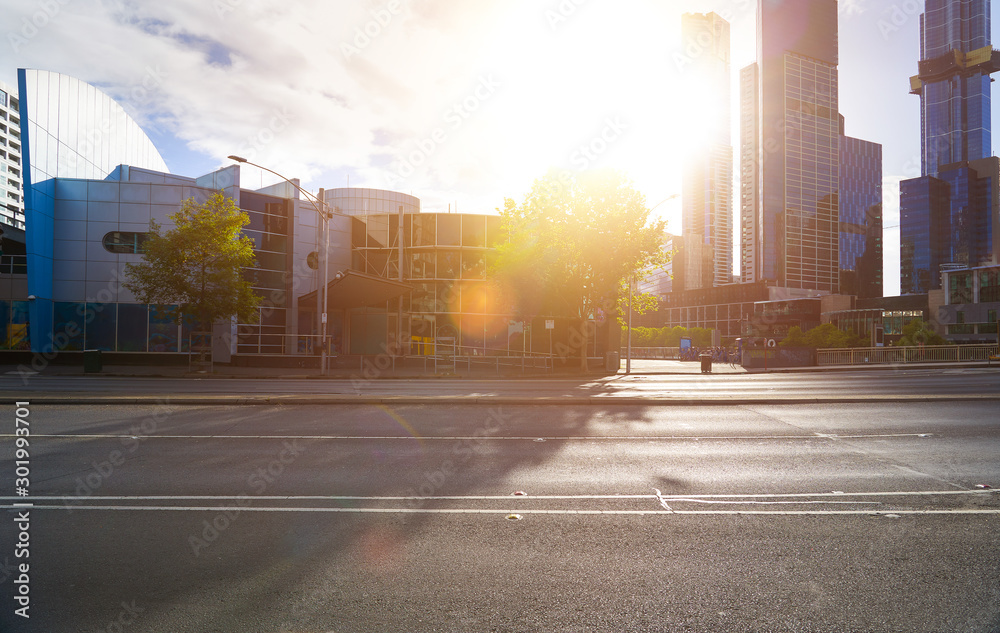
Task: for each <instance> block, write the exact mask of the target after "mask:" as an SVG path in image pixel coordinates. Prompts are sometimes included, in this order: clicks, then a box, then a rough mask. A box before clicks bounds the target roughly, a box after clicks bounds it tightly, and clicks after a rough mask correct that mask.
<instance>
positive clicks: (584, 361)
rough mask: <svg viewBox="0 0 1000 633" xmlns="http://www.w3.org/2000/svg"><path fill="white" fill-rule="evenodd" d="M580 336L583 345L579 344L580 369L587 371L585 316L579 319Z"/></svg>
mask: <svg viewBox="0 0 1000 633" xmlns="http://www.w3.org/2000/svg"><path fill="white" fill-rule="evenodd" d="M580 336H581V338H582V339H583V345H581V346H580V371H582V372H584V373H586V371H587V317H583V318H582V319H581V320H580Z"/></svg>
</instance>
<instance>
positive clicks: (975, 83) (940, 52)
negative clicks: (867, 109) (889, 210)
mask: <svg viewBox="0 0 1000 633" xmlns="http://www.w3.org/2000/svg"><path fill="white" fill-rule="evenodd" d="M924 9H925V11H924V13H923V14H922V15H921V16H920V62H919V74H917V75H916V76H915V77H912V78H911V80H910V92H911V93H912V94H916V95H919V96H920V126H921V128H920V131H921V137H920V145H921V177H920V178H916V179H912V180H907V181H903V182H902V183H901V186H900V260H901V262H900V263H901V267H900V284H901V287H900V291H901V292H902V293H903V294H912V293H923V292H927V291H928V290H933V289H937V288H940V285H941V280H940V274H941V266H942V265H943V264H959V265H963V266H976V265H978V264H980V263H982V262H984V261H987V260H989V259H991V258H995V257H997V256H998V255H1000V248H998V245H997V244H996V240H995V239H994V236H995V235H996V234H997V230H998V227H997V222H998V219H997V191H996V190H997V180H998V175H1000V174H998V171H997V161H996V160H994V159H991V158H990V152H991V142H992V137H991V121H990V83H991V81H992V80H991V78H990V75H991V74H992V73H994V72H996V71H997V70H998V69H1000V52H997V51H994V50H993V49H992V47H991V44H990V2H989V0H927V2H926V3H925V7H924ZM927 232H930V233H929V234H928V233H927Z"/></svg>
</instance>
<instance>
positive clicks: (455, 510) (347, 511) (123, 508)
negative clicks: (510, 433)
mask: <svg viewBox="0 0 1000 633" xmlns="http://www.w3.org/2000/svg"><path fill="white" fill-rule="evenodd" d="M12 508H13V506H0V509H12ZM32 509H33V510H71V511H77V510H100V511H118V512H136V511H141V512H320V513H344V514H496V515H507V514H509V513H510V510H500V509H494V510H484V509H476V508H280V507H249V506H74V507H72V508H69V507H67V506H38V505H36V506H34V507H33V508H32ZM518 512H519V513H520V514H523V515H528V514H540V515H541V514H547V515H638V516H649V515H661V516H662V515H664V514H685V515H775V516H808V515H826V516H832V515H844V516H849V515H854V516H860V515H867V516H885V513H881V512H876V511H874V510H672V511H671V512H670V513H666V512H663V510H521V509H518ZM892 514H897V515H945V514H959V515H964V514H968V515H990V514H998V515H1000V508H996V509H952V510H893V511H892Z"/></svg>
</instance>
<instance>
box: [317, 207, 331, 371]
mask: <svg viewBox="0 0 1000 633" xmlns="http://www.w3.org/2000/svg"><path fill="white" fill-rule="evenodd" d="M323 197H324V196H323V190H322V189H320V190H319V200H320V202H321V203H322V204H323V209H321V210H320V215H321V216H322V221H321V224H322V227H323V312H322V316H321V317H320V319H321V320H322V321H323V325H322V330H321V333H320V342H321V345H322V351H321V352H320V358H319V364H320V370H319V373H320V375H321V376H326V375H327V367H326V366H327V349H326V348H327V341H326V327H327V326H326V322H327V320H328V319H329V317H328V315H327V304H328V303H329V301H328V297H327V293H328V292H329V287H328V284H329V283H330V217H329V215H328V214H327V211H326V202H325V201H324V200H323Z"/></svg>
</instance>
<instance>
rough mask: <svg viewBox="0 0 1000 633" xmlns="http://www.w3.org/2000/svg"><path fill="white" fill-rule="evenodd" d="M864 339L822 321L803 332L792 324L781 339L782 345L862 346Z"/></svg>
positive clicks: (816, 346)
mask: <svg viewBox="0 0 1000 633" xmlns="http://www.w3.org/2000/svg"><path fill="white" fill-rule="evenodd" d="M865 344H866V341H865V340H864V339H862V338H861V337H860V336H858V335H856V334H853V333H851V332H844V331H843V330H840V329H838V328H837V326H836V325H834V324H833V323H824V324H823V325H820V326H817V327H814V328H812V329H811V330H809V331H808V332H805V333H803V332H802V329H801V328H800V327H799V326H797V325H794V326H792V327H791V328H789V329H788V336H786V337H785V339H784V340H783V341H781V343H780V345H781V346H782V347H815V348H831V347H864V346H865Z"/></svg>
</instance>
